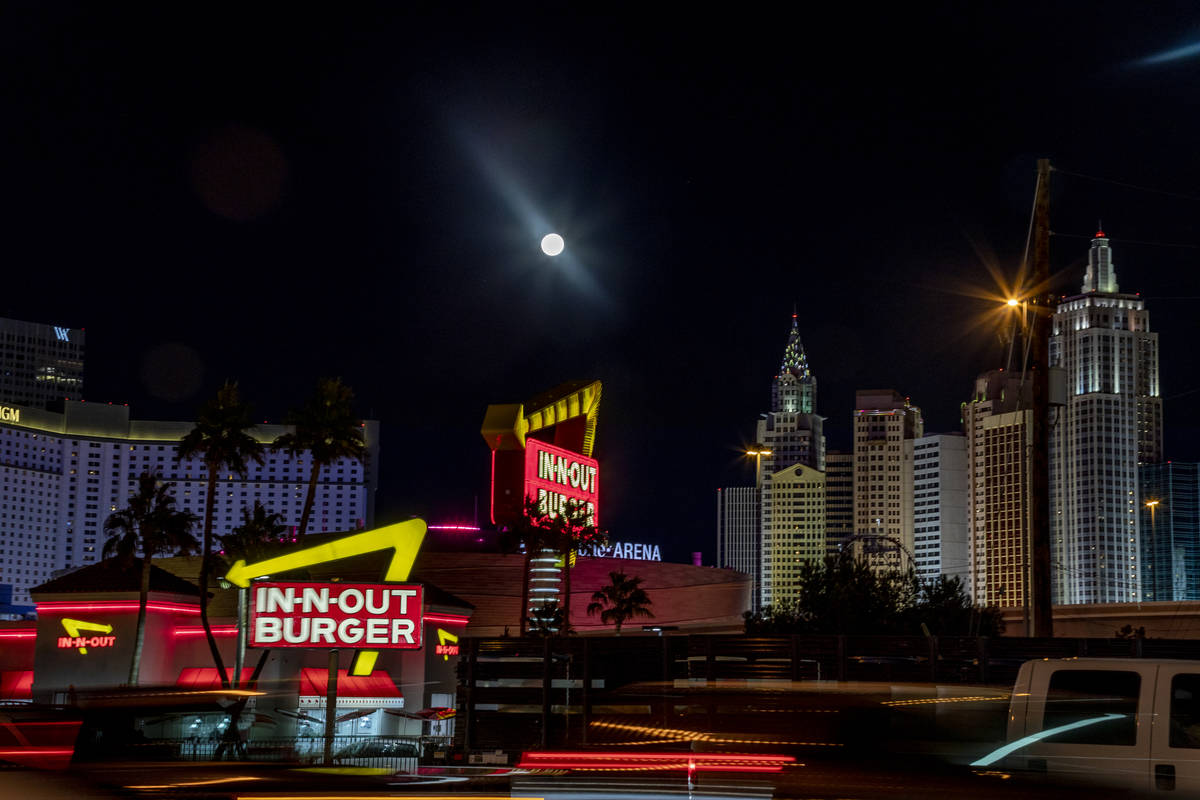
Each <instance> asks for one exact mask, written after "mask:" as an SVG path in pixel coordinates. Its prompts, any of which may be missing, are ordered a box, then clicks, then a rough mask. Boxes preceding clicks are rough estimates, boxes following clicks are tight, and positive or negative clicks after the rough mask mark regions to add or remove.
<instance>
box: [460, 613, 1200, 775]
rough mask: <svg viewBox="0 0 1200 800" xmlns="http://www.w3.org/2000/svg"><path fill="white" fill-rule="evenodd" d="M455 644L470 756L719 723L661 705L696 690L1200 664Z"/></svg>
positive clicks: (948, 646)
mask: <svg viewBox="0 0 1200 800" xmlns="http://www.w3.org/2000/svg"><path fill="white" fill-rule="evenodd" d="M461 644H462V657H461V660H460V662H459V681H458V725H457V727H456V732H457V734H458V736H459V737H460V739H459V742H458V743H459V745H460V746H461V747H462V748H463V749H465V750H466V751H468V752H472V751H475V750H486V749H497V748H502V749H505V750H517V749H528V748H534V747H546V746H549V745H551V744H554V745H558V744H564V745H565V744H571V745H574V744H584V743H588V740H589V736H590V735H591V734H592V733H594V732H595V731H596V729H597V724H598V720H600V719H601V717H602V716H603V717H604V718H606V719H609V720H610V721H611V720H612V719H614V718H615V717H614V715H620V714H626V715H635V716H636V717H638V719H637V720H625V721H623V722H620V724H621V725H623V726H624V727H625V728H627V729H630V730H632V729H634V728H641V729H643V730H648V729H650V728H657V729H663V730H665V729H667V728H670V727H671V725H669V724H668V722H669V721H670V720H671V719H672V718H675V717H678V715H679V714H681V713H682V714H685V715H686V714H689V713H703V714H707V715H709V716H712V715H714V714H715V715H718V716H719V715H720V714H721V713H723V712H722V708H723V707H721V706H719V704H718V701H708V700H706V701H703V702H698V701H695V700H694V699H676V700H672V699H670V698H669V697H668V696H667V695H668V694H674V695H679V694H680V692H681V691H682V690H687V691H690V692H693V693H695V692H697V691H703V687H705V686H707V687H709V688H716V687H720V686H723V687H725V689H724V690H725V691H727V690H728V689H729V687H737V686H740V687H742V689H743V690H744V691H745V692H769V691H771V685H772V684H776V685H778V684H779V683H780V682H789V681H811V680H821V681H861V682H882V683H894V684H926V685H929V684H938V685H953V684H962V685H976V686H989V687H995V688H998V689H1003V688H1011V687H1012V684H1013V681H1014V680H1015V679H1016V674H1017V671H1018V669H1019V668H1020V666H1021V664H1022V663H1024V662H1025V661H1027V660H1029V659H1034V658H1061V657H1087V656H1092V657H1107V658H1114V657H1116V658H1192V659H1200V641H1194V640H1159V639H1144V640H1143V639H1072V638H1052V639H1035V638H1021V637H998V638H987V637H951V636H943V637H933V636H930V637H924V636H781V637H750V636H739V635H731V636H705V635H691V636H689V635H672V636H663V637H646V636H631V637H620V638H616V637H573V638H572V637H566V638H557V639H536V638H528V637H525V638H520V637H518V638H501V639H464V640H463V642H462V643H461ZM754 702H756V703H757V702H758V701H757V700H755V701H754ZM768 716H769V715H768ZM775 716H776V717H780V718H783V717H784V716H786V715H785V714H782V713H781V714H776V715H775ZM649 719H655V720H657V722H655V724H654V725H650V724H649V723H648V722H647V720H649ZM606 724H608V725H609V727H610V728H614V727H615V725H616V723H606Z"/></svg>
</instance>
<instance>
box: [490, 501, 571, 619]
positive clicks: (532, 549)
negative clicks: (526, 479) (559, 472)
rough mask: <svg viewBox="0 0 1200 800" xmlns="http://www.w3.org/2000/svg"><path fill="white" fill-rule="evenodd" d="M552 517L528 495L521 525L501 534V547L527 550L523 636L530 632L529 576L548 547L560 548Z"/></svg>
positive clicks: (522, 590) (522, 589) (522, 611)
mask: <svg viewBox="0 0 1200 800" xmlns="http://www.w3.org/2000/svg"><path fill="white" fill-rule="evenodd" d="M550 526H551V520H550V517H549V515H547V514H545V513H544V512H543V511H542V510H541V508H540V507H539V506H538V503H537V501H536V500H532V499H530V498H525V507H524V509H523V510H522V514H521V519H520V520H519V521H518V522H517V524H515V525H513V526H510V527H509V528H508V529H506V530H505V531H504V532H503V533H502V534H501V537H500V547H501V549H502V550H504V551H506V552H513V551H515V550H517V549H523V550H524V551H525V564H524V567H523V568H522V572H521V609H520V624H521V627H520V628H519V629H518V630H519V631H520V634H519V635H520V636H524V635H525V634H526V633H527V632H528V631H529V624H530V623H529V619H530V618H529V575H530V570H531V569H532V567H533V558H534V556H536V555H538V554H539V553H541V552H542V551H544V550H547V549H551V550H557V549H558V548H557V546H556V541H555V539H554V535H553V532H552V531H551V527H550Z"/></svg>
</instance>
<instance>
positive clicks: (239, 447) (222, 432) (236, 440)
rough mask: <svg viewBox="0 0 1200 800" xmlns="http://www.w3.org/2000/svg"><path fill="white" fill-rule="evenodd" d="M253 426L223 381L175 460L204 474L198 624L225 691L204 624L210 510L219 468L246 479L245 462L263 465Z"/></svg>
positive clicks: (209, 563)
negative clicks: (190, 462) (196, 463)
mask: <svg viewBox="0 0 1200 800" xmlns="http://www.w3.org/2000/svg"><path fill="white" fill-rule="evenodd" d="M253 427H254V420H253V418H252V417H251V409H250V406H248V405H247V404H246V403H244V402H242V397H241V393H240V392H238V386H237V383H235V382H233V381H226V382H225V385H224V386H222V387H221V388H220V389H219V390H217V394H216V396H215V397H213V398H212V399H211V400H209V401H208V402H206V403H205V404H204V405H203V406H201V407H200V413H199V414H198V415H197V417H196V427H194V428H192V430H191V431H190V432H189V433H188V434H187V436H184V437H183V441H181V442H180V443H179V460H180V461H182V460H184V459H186V458H191V457H192V456H200V458H201V459H202V460H203V461H204V469H205V471H206V473H207V475H208V492H207V497H206V498H205V500H204V539H203V541H202V542H201V545H200V589H201V592H200V624H201V625H203V626H204V636H205V638H206V639H207V640H208V649H209V652H210V653H211V654H212V659H213V664H215V665H216V667H217V674H219V675H220V676H221V685H222V686H224V687H226V688H228V687H229V681H228V678H227V677H226V675H225V662H224V660H223V659H222V658H221V651H220V649H219V648H218V647H217V640H216V637H214V636H213V632H212V625H211V624H210V623H209V621H208V582H209V577H210V573H211V570H212V545H213V541H212V539H213V536H212V529H213V508H214V505H215V503H216V499H217V498H216V494H217V480H218V478H219V477H220V473H221V469H222V467H227V468H228V469H229V471H230V473H237V474H238V475H240V476H241V477H243V478H245V477H246V467H247V464H248V462H250V461H253V462H255V463H257V464H261V463H262V462H263V456H262V450H263V447H262V444H261V443H259V441H258V440H257V439H255V438H254V437H253V436H251V435H250V434H248V433H246V431H247V430H249V429H250V428H253Z"/></svg>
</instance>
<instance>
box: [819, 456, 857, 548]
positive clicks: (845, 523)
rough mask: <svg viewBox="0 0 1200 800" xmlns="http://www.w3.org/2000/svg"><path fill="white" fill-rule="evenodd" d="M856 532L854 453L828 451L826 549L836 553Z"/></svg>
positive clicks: (826, 463) (826, 465)
mask: <svg viewBox="0 0 1200 800" xmlns="http://www.w3.org/2000/svg"><path fill="white" fill-rule="evenodd" d="M853 536H854V454H853V453H841V452H837V451H832V450H831V451H829V452H828V453H826V454H825V553H826V555H831V556H833V555H837V554H838V553H840V552H841V551H842V548H843V547H845V546H846V545H847V544H848V543H849V542H850V539H851V537H853Z"/></svg>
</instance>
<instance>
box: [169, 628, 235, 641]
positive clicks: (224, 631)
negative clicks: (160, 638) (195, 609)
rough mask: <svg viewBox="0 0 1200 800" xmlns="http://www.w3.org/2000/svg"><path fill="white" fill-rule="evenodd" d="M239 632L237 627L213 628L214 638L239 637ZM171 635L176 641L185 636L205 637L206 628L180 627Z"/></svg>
mask: <svg viewBox="0 0 1200 800" xmlns="http://www.w3.org/2000/svg"><path fill="white" fill-rule="evenodd" d="M237 631H238V629H237V626H236V625H213V628H212V632H213V636H237ZM171 635H172V636H174V637H175V638H176V639H179V638H182V637H184V636H203V635H204V626H203V625H188V626H186V627H179V628H176V629H175V630H174V631H172V632H171Z"/></svg>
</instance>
